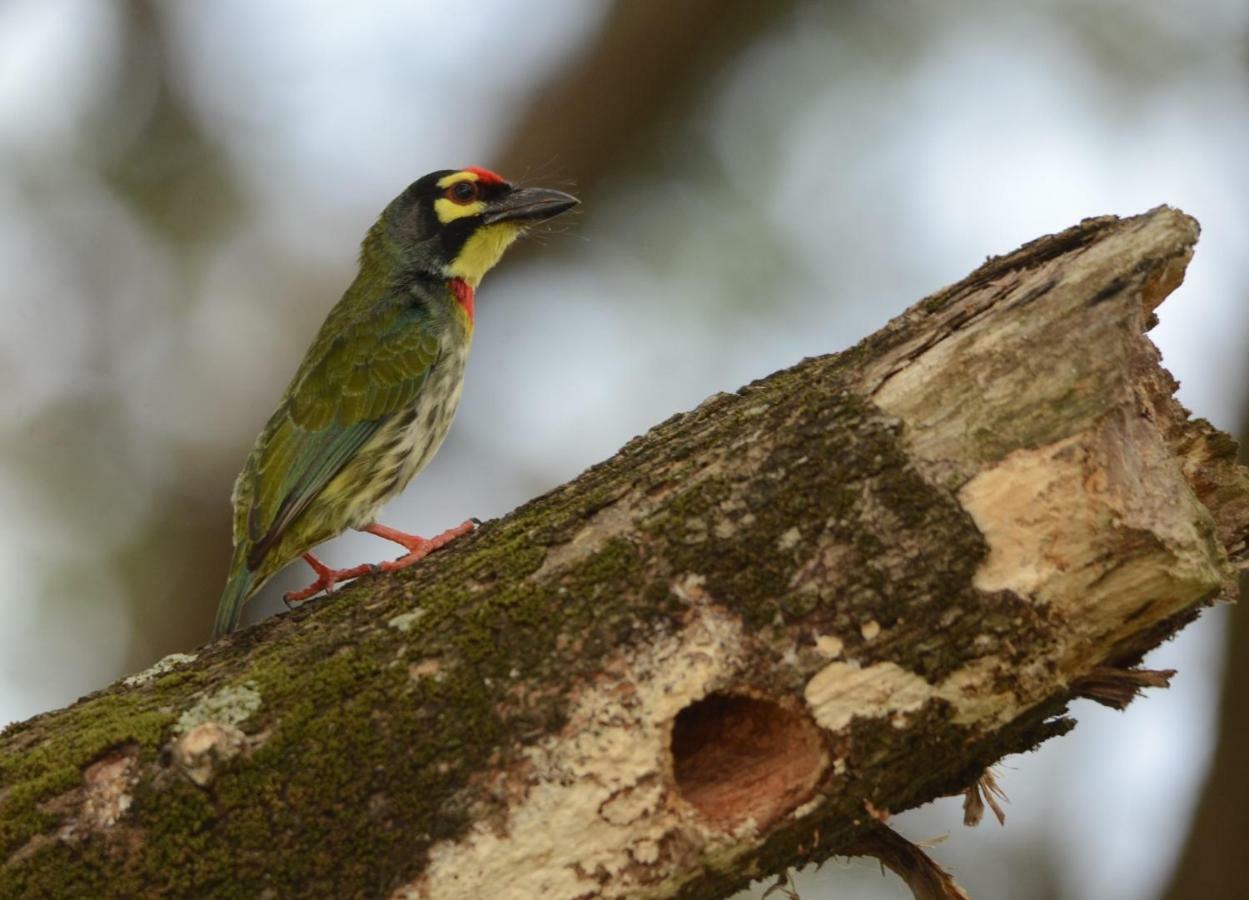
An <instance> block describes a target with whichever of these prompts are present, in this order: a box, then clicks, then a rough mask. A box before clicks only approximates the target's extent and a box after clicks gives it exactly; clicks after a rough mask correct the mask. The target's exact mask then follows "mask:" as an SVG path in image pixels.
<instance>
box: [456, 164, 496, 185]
mask: <svg viewBox="0 0 1249 900" xmlns="http://www.w3.org/2000/svg"><path fill="white" fill-rule="evenodd" d="M464 171H465V172H472V173H473V174H474V175H476V176H477V180H478V181H482V182H485V183H486V184H503V183H504V182H503V176H502V175H499V174H497V173H495V172H491V171H490V170H489V169H483V168H482V167H481V166H465V167H464Z"/></svg>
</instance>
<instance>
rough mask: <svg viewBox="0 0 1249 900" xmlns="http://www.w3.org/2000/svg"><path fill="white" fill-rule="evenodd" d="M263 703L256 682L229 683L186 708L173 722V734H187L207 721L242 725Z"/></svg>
mask: <svg viewBox="0 0 1249 900" xmlns="http://www.w3.org/2000/svg"><path fill="white" fill-rule="evenodd" d="M260 705H261V700H260V691H258V690H257V689H256V685H255V683H254V682H251V681H245V682H243V683H242V684H237V685H227V686H226V687H223V688H221V690H219V691H217V692H216V693H213V694H209V695H208V696H206V697H201V698H200V699H199V701H198V702H196V704H195V705H194V706H192V707H191V708H190V709H188V710H186V711H184V712H183V713H182V715H181V716H179V717H178V722H177V724H175V725H174V733H175V734H179V735H183V734H186V733H188V732H189V731H191V729H193V728H195V727H196V726H197V725H201V724H203V723H205V722H216V723H217V724H219V725H232V726H239V725H242V724H243V723H244V722H246V721H247V720H248V719H250V718H251V717H252V716H253V715H254V714H255V713H256V711H257V710H259V709H260Z"/></svg>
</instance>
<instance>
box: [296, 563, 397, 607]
mask: <svg viewBox="0 0 1249 900" xmlns="http://www.w3.org/2000/svg"><path fill="white" fill-rule="evenodd" d="M304 562H306V563H307V564H308V565H310V566H312V571H314V572H316V573H317V580H316V581H314V582H312V584H310V585H308V586H307V587H306V588H304V589H303V590H302V591H291V592H290V593H289V594H287V595H286V596H285V597H283V599H284V600H285V601H286V605H287V606H291V607H294V606H298V605H299V604H301V603H303V602H304V601H305V600H307V599H308V598H309V597H311V596H313V595H314V594H319V593H321V591H325V592H326V593H327V594H329V593H332V592H333V590H334V585H336V584H338V582H340V581H348V580H349V579H352V578H358V577H360V576H361V575H367V574H369V573H370V572H373V571H376V569H375V568H374V567H373V566H371V565H369V564H368V563H364V564H363V565H359V566H352V567H351V568H350V569H331V568H330V567H329V566H327V565H326V564H325V563H323V562H321V560H319V559H317V558H316V557H315V556H313V555H312V554H311V553H305V554H304Z"/></svg>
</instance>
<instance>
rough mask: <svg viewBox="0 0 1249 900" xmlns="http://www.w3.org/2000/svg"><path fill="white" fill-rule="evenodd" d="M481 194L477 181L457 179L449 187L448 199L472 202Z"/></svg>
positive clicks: (465, 202) (457, 201)
mask: <svg viewBox="0 0 1249 900" xmlns="http://www.w3.org/2000/svg"><path fill="white" fill-rule="evenodd" d="M479 196H481V188H479V187H478V186H477V182H475V181H457V182H456V183H455V184H453V185H451V187H449V188H447V199H448V200H451V201H453V202H455V203H463V204H467V203H472V202H473V201H474V200H476V199H477V198H478V197H479Z"/></svg>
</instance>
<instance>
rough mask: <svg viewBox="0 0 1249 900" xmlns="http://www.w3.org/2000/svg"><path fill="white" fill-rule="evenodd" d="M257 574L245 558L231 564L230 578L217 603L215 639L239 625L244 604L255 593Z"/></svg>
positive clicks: (214, 628)
mask: <svg viewBox="0 0 1249 900" xmlns="http://www.w3.org/2000/svg"><path fill="white" fill-rule="evenodd" d="M255 575H256V573H255V572H253V571H252V570H251V569H249V568H248V567H247V561H246V560H245V559H236V560H235V562H234V564H232V565H231V566H230V579H229V580H228V581H227V582H226V589H225V590H224V591H222V592H221V600H220V602H219V603H218V604H217V621H216V622H214V623H213V639H214V640H215V639H216V638H219V637H221V636H222V635H223V634H229V633H230V632H231V631H233V630H234V629H235V628H236V627H238V624H239V616H240V615H241V614H242V612H243V604H244V603H246V602H247V598H248V597H250V596H251V595H252V593H253V591H252V582H253V581H254V580H255Z"/></svg>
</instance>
